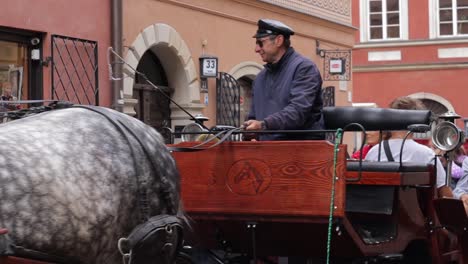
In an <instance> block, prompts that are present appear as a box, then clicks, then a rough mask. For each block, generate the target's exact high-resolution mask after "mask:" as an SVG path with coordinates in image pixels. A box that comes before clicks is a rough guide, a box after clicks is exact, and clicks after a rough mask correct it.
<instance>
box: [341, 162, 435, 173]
mask: <svg viewBox="0 0 468 264" xmlns="http://www.w3.org/2000/svg"><path fill="white" fill-rule="evenodd" d="M346 170H347V171H359V170H361V171H375V172H427V171H428V166H427V165H426V164H421V163H416V162H403V163H401V166H400V163H399V162H390V161H362V163H361V165H359V161H355V160H348V161H347V163H346Z"/></svg>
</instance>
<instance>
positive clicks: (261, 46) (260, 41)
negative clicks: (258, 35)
mask: <svg viewBox="0 0 468 264" xmlns="http://www.w3.org/2000/svg"><path fill="white" fill-rule="evenodd" d="M277 36H278V35H273V36H270V37H268V38H266V39H257V41H255V44H257V45H258V46H259V47H260V48H263V42H265V41H267V40H274V39H275V38H276V37H277Z"/></svg>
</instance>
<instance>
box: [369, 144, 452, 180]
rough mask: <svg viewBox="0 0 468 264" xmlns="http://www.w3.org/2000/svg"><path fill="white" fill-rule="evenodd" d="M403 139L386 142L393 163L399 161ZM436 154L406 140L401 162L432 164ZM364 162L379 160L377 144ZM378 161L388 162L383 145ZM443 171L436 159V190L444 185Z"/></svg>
mask: <svg viewBox="0 0 468 264" xmlns="http://www.w3.org/2000/svg"><path fill="white" fill-rule="evenodd" d="M402 142H403V139H400V138H394V139H389V140H388V145H389V147H390V151H391V152H392V156H393V159H394V160H395V161H400V150H401V144H402ZM435 158H436V154H435V153H434V151H433V150H432V149H431V148H429V147H427V146H425V145H422V144H419V143H417V142H416V141H414V140H412V139H407V140H406V141H405V145H404V146H403V157H402V162H417V163H423V164H434V159H435ZM365 160H369V161H378V160H379V144H377V145H375V146H373V147H372V148H371V149H370V150H369V152H368V153H367V156H366V158H365ZM380 161H388V159H387V156H386V155H385V150H384V147H383V145H382V146H381V149H380ZM445 175H446V174H445V169H444V166H443V165H442V163H441V162H440V160H439V159H437V179H436V182H437V188H440V187H442V186H444V185H445V183H446V182H445V178H446V176H445Z"/></svg>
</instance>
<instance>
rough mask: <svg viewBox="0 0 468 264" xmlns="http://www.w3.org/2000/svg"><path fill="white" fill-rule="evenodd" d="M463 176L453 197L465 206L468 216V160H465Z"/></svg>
mask: <svg viewBox="0 0 468 264" xmlns="http://www.w3.org/2000/svg"><path fill="white" fill-rule="evenodd" d="M462 168H463V176H462V177H461V178H460V179H459V180H458V182H457V185H456V187H455V189H454V190H453V197H455V198H456V199H460V200H462V202H463V205H464V206H465V211H466V214H468V159H464V160H463V165H462Z"/></svg>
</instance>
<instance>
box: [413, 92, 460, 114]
mask: <svg viewBox="0 0 468 264" xmlns="http://www.w3.org/2000/svg"><path fill="white" fill-rule="evenodd" d="M408 96H409V97H411V98H415V99H426V100H432V101H435V102H437V103H439V104H441V105H443V106H445V107H446V108H447V110H448V111H452V112H455V108H454V107H453V105H452V104H451V103H450V101H449V100H447V99H445V98H443V97H442V96H439V95H436V94H432V93H424V92H423V93H414V94H410V95H408Z"/></svg>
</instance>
